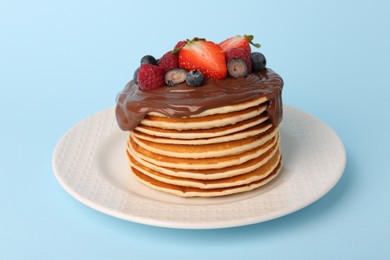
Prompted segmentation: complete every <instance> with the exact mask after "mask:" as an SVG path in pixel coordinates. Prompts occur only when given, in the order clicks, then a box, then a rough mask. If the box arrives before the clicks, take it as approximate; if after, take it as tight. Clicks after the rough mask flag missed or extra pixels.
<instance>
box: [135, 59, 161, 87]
mask: <svg viewBox="0 0 390 260" xmlns="http://www.w3.org/2000/svg"><path fill="white" fill-rule="evenodd" d="M164 85H165V80H164V71H163V69H162V68H160V67H158V66H156V65H151V64H143V65H141V67H140V68H139V71H138V86H139V88H140V89H141V90H142V91H148V90H153V89H156V88H160V87H162V86H164Z"/></svg>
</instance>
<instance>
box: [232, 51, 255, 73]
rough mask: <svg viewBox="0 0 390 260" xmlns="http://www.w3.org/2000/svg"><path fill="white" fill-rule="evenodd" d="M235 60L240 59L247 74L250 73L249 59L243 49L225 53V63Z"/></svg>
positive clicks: (250, 64) (250, 63)
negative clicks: (244, 65)
mask: <svg viewBox="0 0 390 260" xmlns="http://www.w3.org/2000/svg"><path fill="white" fill-rule="evenodd" d="M236 58H239V59H242V60H243V61H244V62H245V64H246V67H247V70H248V74H249V73H251V72H252V62H251V58H250V56H249V54H248V53H247V52H246V50H245V49H242V48H233V49H230V50H229V51H228V52H227V53H226V63H229V61H230V60H231V59H236Z"/></svg>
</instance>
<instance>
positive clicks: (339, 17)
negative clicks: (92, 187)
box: [0, 0, 390, 259]
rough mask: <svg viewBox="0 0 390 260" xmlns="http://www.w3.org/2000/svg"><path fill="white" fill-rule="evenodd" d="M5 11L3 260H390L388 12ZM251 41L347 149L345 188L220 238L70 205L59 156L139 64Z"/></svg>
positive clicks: (142, 7) (289, 91)
mask: <svg viewBox="0 0 390 260" xmlns="http://www.w3.org/2000/svg"><path fill="white" fill-rule="evenodd" d="M148 2H149V1H139V2H136V3H135V2H134V3H131V2H130V1H62V2H61V1H12V0H6V1H4V0H2V1H1V2H0V97H1V99H0V119H1V121H0V122H1V126H0V162H1V163H0V173H1V179H0V259H165V258H166V259H390V247H389V241H390V235H389V234H390V224H389V220H390V202H389V200H390V188H389V186H390V168H389V166H388V163H389V161H390V152H389V148H390V138H389V133H390V124H389V119H390V118H389V114H388V113H389V112H390V105H389V95H390V91H389V89H390V84H389V74H390V73H389V71H390V66H389V64H390V55H389V53H390V52H389V50H390V18H389V16H390V5H389V4H387V3H386V1H317V2H314V1H313V2H312V1H300V2H297V3H295V2H294V1H243V0H240V1H224V2H222V1H218V2H215V3H208V2H209V1H161V2H157V1H151V2H150V3H148ZM235 34H254V35H255V40H256V42H260V43H261V44H262V48H261V52H263V53H264V54H265V55H266V57H267V59H268V66H269V67H270V68H273V69H274V70H276V71H277V72H279V73H280V74H281V75H282V76H283V77H284V80H285V89H284V102H285V103H286V104H289V105H292V106H295V107H297V108H300V109H302V110H304V111H306V112H308V113H310V114H312V115H315V116H317V117H318V118H320V119H321V120H323V121H324V122H326V123H327V124H328V125H330V126H331V127H332V128H333V129H334V130H335V131H336V132H337V133H338V134H339V135H340V137H341V139H342V140H343V142H344V143H345V146H346V149H347V155H348V163H347V166H346V170H345V173H344V176H343V177H342V179H341V180H340V182H339V183H338V184H337V186H336V187H335V188H334V189H333V190H332V191H331V192H330V193H328V194H327V195H326V196H325V197H323V198H322V199H320V200H319V201H317V202H316V203H314V204H312V205H310V206H309V207H307V208H305V209H302V210H300V211H298V212H296V213H293V214H290V215H288V216H285V217H282V218H279V219H276V220H272V221H269V222H265V223H260V224H256V225H250V226H245V227H239V228H229V229H221V230H175V229H165V228H157V227H150V226H145V225H141V224H135V223H131V222H127V221H123V220H120V219H116V218H113V217H110V216H107V215H104V214H102V213H100V212H97V211H95V210H94V209H90V208H88V207H86V206H84V205H83V204H81V203H79V202H78V201H76V200H75V199H73V198H72V197H71V196H70V195H68V194H67V193H66V192H65V191H64V190H63V189H62V187H61V186H60V185H59V184H58V183H57V181H56V179H55V177H54V175H53V172H52V168H51V157H52V152H53V149H54V147H55V145H56V143H57V141H58V140H59V139H60V138H61V136H62V135H63V134H64V133H65V132H66V131H67V130H68V129H69V128H71V127H72V126H73V125H75V124H76V123H77V122H79V121H80V120H82V119H84V118H86V117H88V116H89V115H91V114H94V113H95V112H97V111H100V110H102V109H104V108H107V107H110V106H113V105H114V104H115V96H116V94H117V93H118V92H119V91H120V90H121V89H122V87H123V86H124V85H125V83H126V82H127V81H128V80H130V79H131V78H132V74H133V71H134V69H135V68H136V67H137V65H138V62H139V59H140V57H141V56H143V55H144V54H153V55H156V56H160V55H162V54H163V53H165V52H166V51H167V50H169V49H171V48H172V46H173V45H174V44H175V43H176V42H177V41H179V40H182V39H185V38H192V37H193V36H200V37H205V38H207V39H210V40H214V41H217V42H218V41H221V40H224V39H225V38H228V37H230V36H232V35H235Z"/></svg>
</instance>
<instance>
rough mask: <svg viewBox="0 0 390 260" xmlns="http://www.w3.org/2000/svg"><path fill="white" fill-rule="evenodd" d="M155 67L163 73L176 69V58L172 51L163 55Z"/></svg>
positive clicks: (177, 64) (177, 65)
mask: <svg viewBox="0 0 390 260" xmlns="http://www.w3.org/2000/svg"><path fill="white" fill-rule="evenodd" d="M157 66H159V67H160V68H162V69H163V70H164V73H165V72H167V71H168V70H170V69H174V68H178V67H179V63H178V56H177V55H175V54H173V53H172V51H169V52H167V53H165V54H164V55H163V56H162V57H161V58H160V60H159V61H158V63H157Z"/></svg>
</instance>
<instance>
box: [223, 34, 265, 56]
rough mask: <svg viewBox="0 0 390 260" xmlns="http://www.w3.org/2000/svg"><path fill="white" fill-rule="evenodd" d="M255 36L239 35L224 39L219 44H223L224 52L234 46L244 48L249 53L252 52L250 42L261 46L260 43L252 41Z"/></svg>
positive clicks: (257, 46)
mask: <svg viewBox="0 0 390 260" xmlns="http://www.w3.org/2000/svg"><path fill="white" fill-rule="evenodd" d="M253 38H254V37H253V35H246V34H245V35H244V36H241V35H237V36H234V37H231V38H229V39H227V40H224V41H223V42H221V43H220V44H219V46H221V48H222V50H223V51H224V52H228V51H229V50H231V49H233V48H243V49H244V50H245V51H246V52H247V53H248V54H250V53H251V46H250V45H249V44H252V45H253V46H255V47H256V48H259V47H260V44H258V43H253V42H252V40H253Z"/></svg>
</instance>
